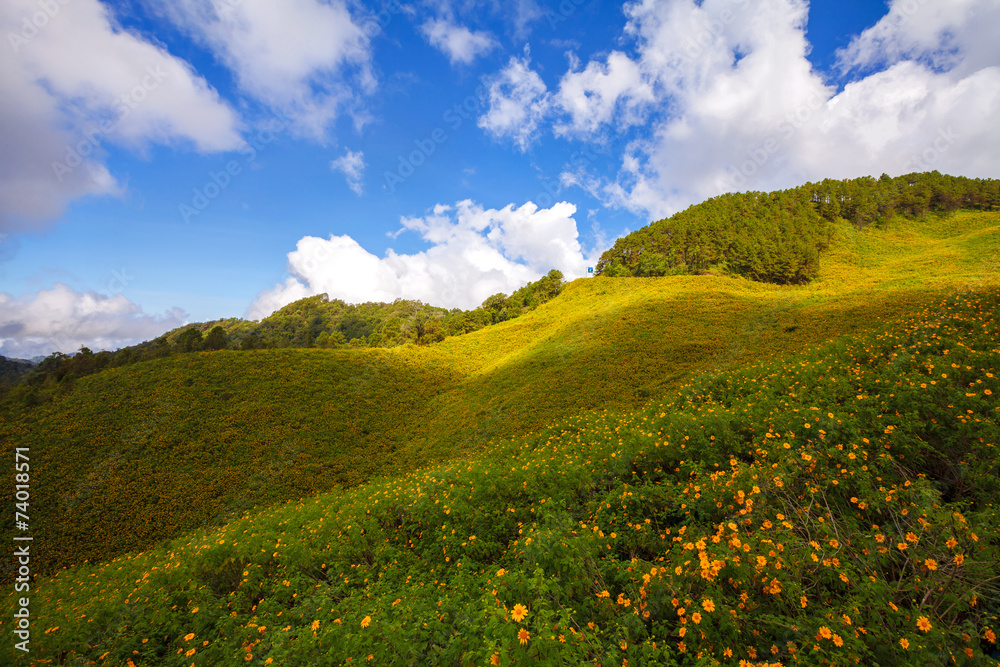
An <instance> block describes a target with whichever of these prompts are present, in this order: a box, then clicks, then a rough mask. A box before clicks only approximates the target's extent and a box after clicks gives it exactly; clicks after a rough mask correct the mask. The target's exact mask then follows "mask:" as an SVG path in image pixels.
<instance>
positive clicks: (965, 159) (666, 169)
mask: <svg viewBox="0 0 1000 667" xmlns="http://www.w3.org/2000/svg"><path fill="white" fill-rule="evenodd" d="M625 13H626V16H627V19H628V21H627V24H626V27H625V29H624V31H623V34H622V40H623V41H622V44H623V45H626V47H627V48H622V49H620V50H615V51H611V52H610V53H609V54H605V55H602V56H600V57H597V58H594V59H592V60H591V61H590V62H589V63H587V65H586V66H585V67H583V68H582V69H581V68H580V67H579V63H576V62H573V63H571V69H570V71H569V72H567V73H566V74H565V75H564V76H563V77H562V79H561V81H560V85H559V89H558V91H557V93H556V94H555V95H549V93H547V91H546V90H545V87H544V84H543V83H542V82H541V80H540V78H535V77H537V75H536V74H535V73H534V72H531V71H530V69H529V68H528V66H527V63H526V62H522V61H512V62H511V64H510V65H509V66H508V68H507V69H506V70H505V71H504V72H503V73H501V76H500V77H499V78H498V82H499V83H498V84H497V86H498V93H497V94H495V95H494V96H493V99H495V100H496V102H495V103H494V105H493V106H492V107H491V109H490V111H491V113H494V114H495V115H494V117H492V118H487V117H484V120H482V121H481V123H480V124H481V125H482V126H483V127H484V128H485V129H486V130H487V131H489V132H490V133H491V134H494V135H495V136H506V137H511V138H514V139H515V143H516V144H517V145H518V146H519V147H520V148H521V149H522V150H523V149H524V148H525V146H526V145H527V144H529V143H530V142H531V141H532V140H533V139H534V138H536V137H538V136H539V134H540V132H541V129H542V127H543V124H542V123H543V121H552V125H551V127H552V128H553V129H554V131H555V132H556V133H557V134H562V135H564V136H571V137H574V138H578V139H584V140H588V141H601V140H603V139H604V138H605V137H607V136H608V134H609V133H611V132H619V131H620V130H621V128H623V127H628V126H632V125H635V124H637V123H640V122H641V125H638V126H637V127H636V128H634V130H633V133H632V134H630V135H629V136H630V141H629V143H628V145H627V147H626V150H625V151H624V155H623V156H622V161H621V166H620V169H619V172H618V174H617V175H616V176H615V177H612V178H607V177H603V176H601V175H598V174H596V173H594V172H593V171H589V172H588V171H586V170H575V171H570V172H567V173H566V174H563V182H564V183H573V184H576V185H579V186H581V187H583V188H585V189H587V190H588V191H589V192H591V193H592V194H594V195H596V196H598V197H599V198H601V199H602V200H603V201H604V202H605V203H607V204H610V205H616V206H621V207H626V208H628V209H630V210H633V211H635V212H637V213H641V214H646V215H649V216H650V217H654V218H659V217H663V216H665V215H669V214H671V213H674V212H676V211H677V210H680V209H682V208H684V207H686V206H688V205H690V204H692V203H695V202H697V201H701V200H703V199H705V198H707V197H712V196H715V195H718V194H721V193H723V192H728V191H736V190H770V189H777V188H785V187H790V186H793V185H797V184H799V183H802V182H805V181H808V180H818V179H822V178H828V177H829V178H848V177H855V176H860V175H865V174H874V175H878V174H880V173H883V172H885V173H889V174H890V175H898V174H902V173H907V172H911V171H927V170H933V169H937V170H939V171H942V172H946V173H952V174H959V175H968V176H994V175H996V173H997V171H998V169H1000V132H998V131H997V129H996V123H995V120H994V119H995V118H997V117H1000V42H998V40H996V39H995V35H993V34H992V32H994V30H993V28H994V27H995V26H996V25H998V24H1000V3H997V2H996V1H995V0H956V1H955V2H951V1H949V0H919V1H916V2H915V1H914V0H892V2H891V3H890V4H889V8H888V11H887V14H886V16H885V17H884V18H883V19H882V20H881V21H879V22H878V23H877V24H876V25H875V26H873V27H871V28H869V29H868V30H866V31H864V32H863V33H862V34H860V35H858V36H857V37H855V39H854V40H853V41H852V42H851V43H850V45H849V46H848V47H847V48H846V49H844V50H843V51H842V52H841V53H840V54H839V59H840V60H839V62H840V70H841V72H842V73H843V74H844V76H845V77H846V82H845V85H843V87H842V89H838V88H837V87H835V86H831V85H829V84H828V83H827V80H826V78H825V76H824V75H823V74H822V73H820V72H817V71H816V70H814V69H813V67H812V65H811V63H810V61H809V59H808V54H809V49H810V48H811V47H810V44H809V42H808V40H807V38H806V24H807V20H808V3H807V2H805V0H739V1H736V2H734V1H733V0H703V1H700V2H696V1H695V0H635V1H633V2H630V3H628V4H626V5H625ZM508 81H509V83H507V82H508ZM516 82H522V83H520V86H518V85H517V84H516ZM504 83H506V88H503V87H502V86H503V84H504ZM504 91H512V92H506V94H501V93H503V92H504ZM513 91H521V92H520V94H513ZM529 110H535V111H537V113H534V114H531V113H529Z"/></svg>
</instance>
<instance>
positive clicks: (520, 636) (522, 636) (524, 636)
mask: <svg viewBox="0 0 1000 667" xmlns="http://www.w3.org/2000/svg"><path fill="white" fill-rule="evenodd" d="M529 639H531V633H530V632H528V631H527V630H525V629H524V628H521V629H520V630H518V631H517V640H518V641H519V642H521V643H522V644H527V643H528V640H529Z"/></svg>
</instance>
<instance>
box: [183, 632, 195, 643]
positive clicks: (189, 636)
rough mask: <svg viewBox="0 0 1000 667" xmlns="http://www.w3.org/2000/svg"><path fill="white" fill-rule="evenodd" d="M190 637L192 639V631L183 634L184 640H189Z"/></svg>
mask: <svg viewBox="0 0 1000 667" xmlns="http://www.w3.org/2000/svg"><path fill="white" fill-rule="evenodd" d="M192 639H194V633H193V632H189V633H187V634H186V635H184V641H186V642H189V641H191V640H192Z"/></svg>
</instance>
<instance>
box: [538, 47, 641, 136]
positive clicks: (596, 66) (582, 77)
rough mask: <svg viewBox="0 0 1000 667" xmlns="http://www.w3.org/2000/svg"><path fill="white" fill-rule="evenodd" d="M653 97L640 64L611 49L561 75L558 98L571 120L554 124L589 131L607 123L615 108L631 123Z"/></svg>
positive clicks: (560, 128)
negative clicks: (602, 58) (601, 60)
mask: <svg viewBox="0 0 1000 667" xmlns="http://www.w3.org/2000/svg"><path fill="white" fill-rule="evenodd" d="M654 99H655V96H654V94H653V90H652V87H651V86H650V85H649V83H648V82H646V81H644V80H643V78H642V73H641V71H640V69H639V65H638V64H637V63H635V62H634V61H632V60H631V59H629V57H628V56H627V55H625V54H624V53H621V52H620V51H612V52H611V54H610V55H609V56H608V58H607V61H606V62H604V63H599V62H594V61H592V62H590V63H588V65H587V67H586V68H585V69H584V70H583V71H581V72H573V71H570V72H567V73H566V75H565V76H563V78H562V81H561V82H560V84H559V94H558V96H557V101H558V104H559V106H560V107H561V109H562V110H563V111H564V112H566V113H568V114H569V115H570V124H569V125H557V126H556V131H557V132H560V133H572V132H584V133H592V132H594V131H595V130H597V129H598V128H599V127H600V126H601V125H604V124H606V123H608V122H609V121H610V120H611V117H612V114H613V113H614V112H615V111H616V110H617V111H618V112H619V114H620V116H621V117H622V118H623V120H624V123H622V124H623V125H634V124H635V123H638V122H639V121H640V120H641V117H640V115H639V113H638V112H639V110H640V109H641V107H642V106H644V105H648V104H649V103H651V102H653V101H654Z"/></svg>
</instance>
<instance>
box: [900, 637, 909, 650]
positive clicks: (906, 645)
mask: <svg viewBox="0 0 1000 667" xmlns="http://www.w3.org/2000/svg"><path fill="white" fill-rule="evenodd" d="M899 645H900V646H902V647H903V648H904V649H908V648H910V641H909V640H908V639H907V638H906V637H903V638H902V639H900V640H899Z"/></svg>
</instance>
